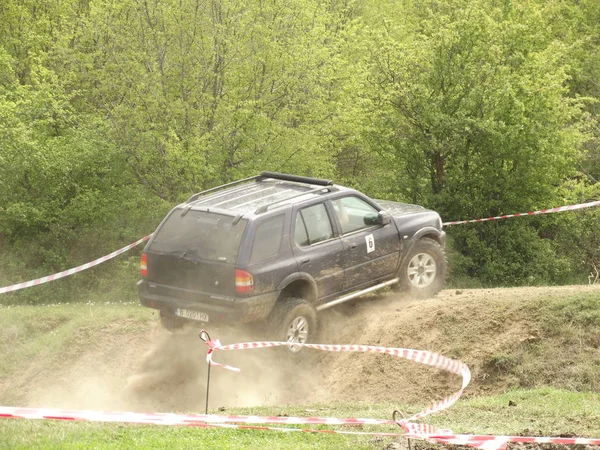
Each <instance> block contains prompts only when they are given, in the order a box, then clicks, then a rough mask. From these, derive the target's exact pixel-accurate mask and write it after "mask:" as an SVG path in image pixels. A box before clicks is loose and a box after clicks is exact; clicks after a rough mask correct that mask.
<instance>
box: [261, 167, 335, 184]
mask: <svg viewBox="0 0 600 450" xmlns="http://www.w3.org/2000/svg"><path fill="white" fill-rule="evenodd" d="M260 176H261V177H263V178H274V179H276V180H284V181H295V182H297V183H307V184H316V185H317V186H331V185H333V182H332V181H331V180H323V179H321V178H311V177H301V176H299V175H290V174H287V173H279V172H267V171H266V170H263V171H262V172H261V173H260Z"/></svg>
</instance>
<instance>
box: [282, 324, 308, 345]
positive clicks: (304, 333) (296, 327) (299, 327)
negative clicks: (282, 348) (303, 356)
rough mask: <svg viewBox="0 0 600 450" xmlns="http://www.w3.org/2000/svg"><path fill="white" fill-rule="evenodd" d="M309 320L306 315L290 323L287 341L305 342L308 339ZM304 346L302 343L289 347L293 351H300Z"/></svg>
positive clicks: (294, 342) (293, 342)
mask: <svg viewBox="0 0 600 450" xmlns="http://www.w3.org/2000/svg"><path fill="white" fill-rule="evenodd" d="M308 331H309V328H308V320H306V318H305V317H304V316H298V317H296V318H295V319H294V320H292V322H291V323H290V326H289V327H288V329H287V333H286V338H287V342H290V343H292V344H304V343H306V340H307V339H308ZM301 348H302V347H301V346H300V345H291V346H290V347H289V349H290V351H292V352H299V351H300V349H301Z"/></svg>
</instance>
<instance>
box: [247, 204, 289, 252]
mask: <svg viewBox="0 0 600 450" xmlns="http://www.w3.org/2000/svg"><path fill="white" fill-rule="evenodd" d="M284 220H285V216H284V215H283V214H282V215H279V216H275V217H270V218H268V219H265V220H263V221H262V222H261V223H259V224H258V226H257V227H256V233H255V234H254V242H253V243H252V253H251V254H250V261H261V260H263V259H267V258H270V257H271V256H275V255H277V253H279V248H280V247H281V237H282V235H283V223H284Z"/></svg>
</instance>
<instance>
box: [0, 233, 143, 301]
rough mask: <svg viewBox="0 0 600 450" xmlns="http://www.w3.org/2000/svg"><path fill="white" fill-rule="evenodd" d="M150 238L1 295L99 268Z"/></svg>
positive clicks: (1, 290) (2, 290)
mask: <svg viewBox="0 0 600 450" xmlns="http://www.w3.org/2000/svg"><path fill="white" fill-rule="evenodd" d="M150 236H152V235H151V234H150V235H148V236H146V237H143V238H142V239H140V240H138V241H135V242H134V243H133V244H129V245H127V246H125V247H123V248H121V249H119V250H116V251H114V252H112V253H110V254H108V255H106V256H103V257H102V258H98V259H95V260H94V261H91V262H89V263H85V264H82V265H81V266H77V267H73V268H72V269H67V270H65V271H63V272H59V273H55V274H53V275H48V276H45V277H42V278H37V279H35V280H31V281H25V282H23V283H19V284H13V285H12V286H6V287H3V288H0V294H4V293H6V292H13V291H18V290H20V289H25V288H28V287H32V286H37V285H39V284H44V283H48V282H50V281H54V280H58V279H59V278H64V277H68V276H69V275H73V274H74V273H77V272H82V271H84V270H86V269H89V268H90V267H94V266H97V265H98V264H102V263H103V262H105V261H108V260H109V259H113V258H114V257H115V256H119V255H120V254H121V253H125V252H126V251H128V250H131V249H132V248H133V247H136V246H138V245H140V244H141V243H142V242H146V241H147V240H148V239H150Z"/></svg>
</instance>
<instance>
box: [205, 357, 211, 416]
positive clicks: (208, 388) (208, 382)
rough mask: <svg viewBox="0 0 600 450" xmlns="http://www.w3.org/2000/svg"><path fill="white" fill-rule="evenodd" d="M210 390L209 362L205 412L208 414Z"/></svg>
mask: <svg viewBox="0 0 600 450" xmlns="http://www.w3.org/2000/svg"><path fill="white" fill-rule="evenodd" d="M209 390H210V364H208V377H207V378H206V408H204V414H208V392H209Z"/></svg>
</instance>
